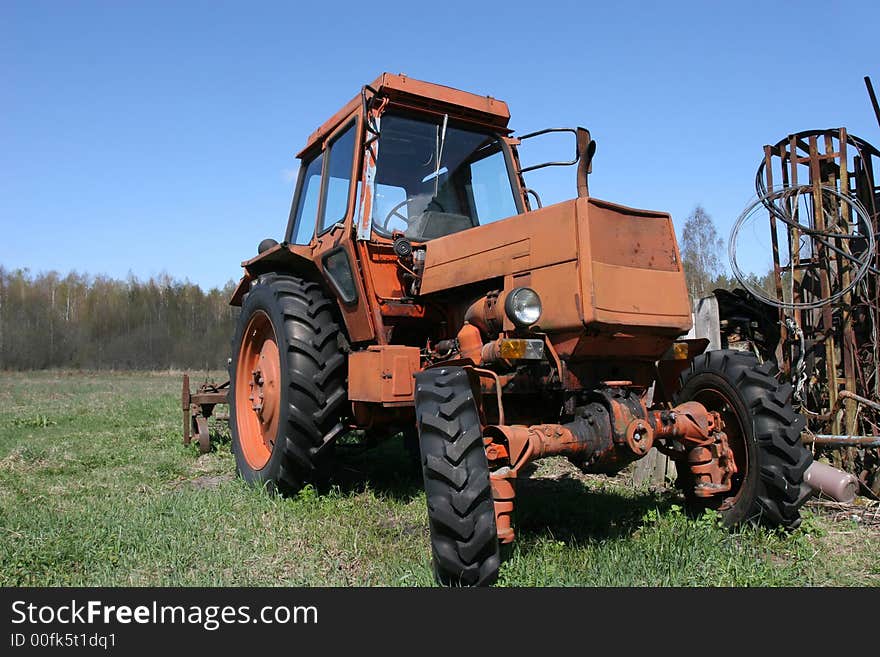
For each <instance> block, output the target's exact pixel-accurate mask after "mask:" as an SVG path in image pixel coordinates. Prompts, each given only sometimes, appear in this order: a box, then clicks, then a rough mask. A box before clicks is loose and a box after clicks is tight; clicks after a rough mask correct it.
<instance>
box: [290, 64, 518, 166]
mask: <svg viewBox="0 0 880 657" xmlns="http://www.w3.org/2000/svg"><path fill="white" fill-rule="evenodd" d="M363 89H364V90H365V91H366V93H367V97H368V98H369V97H370V96H376V97H379V98H387V99H388V102H389V104H390V105H393V106H397V107H403V108H408V109H413V110H419V111H425V112H430V113H434V114H449V116H450V117H451V118H456V119H459V120H462V121H467V122H470V123H475V124H478V125H483V126H486V127H489V128H492V129H495V130H498V131H500V132H510V130H509V129H508V128H507V123H508V121H509V120H510V111H509V110H508V109H507V103H505V102H504V101H503V100H498V99H497V98H493V97H492V96H479V95H477V94H472V93H469V92H467V91H461V90H459V89H453V88H452V87H446V86H443V85H440V84H434V83H432V82H424V81H422V80H416V79H414V78H410V77H407V76H406V75H404V74H402V73H399V74H394V73H383V74H382V75H380V76H379V77H378V78H376V79H375V80H374V81H373V82H372V83H371V84H369V85H366V86H365V87H364V88H363ZM362 102H363V100H362V94H358V95H357V96H355V97H354V98H352V99H351V101H349V102H348V103H347V104H346V105H345V106H344V107H343V108H342V109H340V110H339V111H338V112H336V114H334V115H333V116H331V117H330V118H329V119H328V120H327V121H325V122H324V124H323V125H321V127H320V128H318V129H317V130H315V131H314V132H313V133H312V134H311V135H309V139H308V141H307V142H306V145H305V146H304V147H303V149H302V150H301V151H300V152H299V153H297V157H302V156H303V155H304V154H305V153H306V152H307V151H309V150H311V149H312V147H314V146H315V144H317V143H320V142H322V141H323V140H324V138H325V137H327V135H329V134H330V133H331V132H333V130H335V129H336V127H337V126H339V124H340V123H342V122H343V121H344V120H345V119H346V118H348V117H349V116H350V115H351V114H352V112H354V111H355V110H357V109H358V108H359V107H360V105H361V103H362Z"/></svg>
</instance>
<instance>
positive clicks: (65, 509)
mask: <svg viewBox="0 0 880 657" xmlns="http://www.w3.org/2000/svg"><path fill="white" fill-rule="evenodd" d="M179 386H180V376H179V373H147V374H136V373H65V372H37V373H21V374H19V373H8V372H4V373H0V585H3V586H21V585H38V586H39V585H52V586H59V585H60V586H68V585H78V586H79V585H84V586H110V585H113V586H128V585H135V586H146V585H150V586H202V585H210V586H224V585H229V586H237V585H257V586H262V585H267V586H272V585H292V586H298V585H333V586H335V585H340V586H346V585H414V586H423V585H432V584H433V578H432V575H431V563H430V547H429V536H428V527H427V519H426V510H425V499H424V495H423V493H422V491H421V482H420V479H419V476H418V473H417V472H414V471H413V469H412V468H411V466H410V465H409V462H408V460H407V457H406V454H405V452H404V450H403V448H402V446H401V445H399V444H398V443H397V442H394V441H392V442H388V443H384V444H383V445H382V446H380V447H379V448H377V449H374V450H370V451H366V452H357V451H356V450H354V452H355V453H348V454H346V456H344V458H342V459H341V461H340V464H339V467H338V470H337V475H336V485H335V486H334V487H333V488H331V489H330V490H329V491H327V492H321V493H318V492H317V491H315V490H314V489H312V488H306V489H305V490H304V491H302V492H301V493H300V494H299V495H298V496H296V497H295V498H290V499H283V498H280V497H276V496H271V495H268V494H266V493H265V492H263V491H261V490H258V489H255V488H252V487H249V486H247V485H245V484H244V483H242V482H241V481H240V480H238V479H236V478H235V477H234V476H233V473H234V463H233V459H232V456H231V454H230V452H229V441H228V434H227V436H226V437H225V438H223V437H222V436H221V439H220V440H219V441H218V445H217V449H216V450H215V451H213V452H212V453H210V454H207V455H204V456H200V455H199V454H198V451H197V449H196V448H195V446H191V447H184V446H183V445H182V444H181V424H182V420H181V412H180V410H179V404H180V402H179V394H180V393H179V390H180V389H179ZM349 451H351V450H349ZM517 499H518V515H517V525H516V529H517V535H518V540H517V542H516V544H515V547H514V548H513V549H512V551H511V552H510V554H509V556H508V558H507V559H506V561H505V562H504V565H503V566H502V571H501V579H500V583H501V584H504V585H509V586H546V585H590V586H593V585H601V586H665V585H671V586H704V585H710V586H716V585H720V586H791V585H795V586H801V585H819V586H824V585H838V586H868V585H870V586H876V585H878V584H880V566H878V565H877V564H878V563H880V561H878V560H877V559H876V555H877V553H878V549H880V540H878V536H880V534H878V531H877V528H876V527H869V526H866V523H857V522H854V521H852V520H845V521H838V520H835V519H834V517H832V516H829V515H822V514H821V513H820V512H819V511H809V510H808V511H806V513H805V516H806V521H805V522H804V524H803V526H802V528H801V529H799V530H797V531H795V532H793V533H790V534H783V533H779V532H772V531H768V530H764V529H757V528H752V527H749V528H745V529H742V530H739V531H736V532H730V531H727V530H725V529H723V528H721V527H719V526H718V525H717V522H716V520H715V518H714V517H712V516H711V515H707V516H704V517H700V518H689V517H688V516H687V515H686V514H684V513H683V512H682V510H681V508H680V507H679V506H678V504H679V503H680V501H679V500H678V498H677V497H676V496H675V495H674V494H672V493H669V492H657V493H655V492H651V491H649V490H646V489H635V488H633V487H632V486H631V485H630V484H629V479H628V478H627V477H625V476H620V477H617V478H614V479H607V478H601V477H585V476H583V475H580V474H579V473H577V472H576V471H575V470H574V469H573V468H570V467H567V466H566V465H565V464H564V463H562V462H558V461H555V462H550V463H548V464H546V465H544V466H542V468H541V469H539V470H538V472H537V473H536V475H535V477H534V478H532V479H530V480H526V481H523V482H521V484H520V487H519V490H518V498H517Z"/></svg>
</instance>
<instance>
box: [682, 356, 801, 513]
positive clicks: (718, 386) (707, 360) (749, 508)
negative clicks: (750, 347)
mask: <svg viewBox="0 0 880 657" xmlns="http://www.w3.org/2000/svg"><path fill="white" fill-rule="evenodd" d="M775 374H776V367H775V365H773V363H771V362H769V361H767V362H765V363H763V364H759V363H758V359H757V358H756V357H755V356H754V355H753V354H750V353H747V352H742V351H734V350H720V351H710V352H707V353H705V354H703V355H701V356H698V357H697V358H696V359H694V362H693V363H692V364H691V367H690V369H689V370H686V371H685V372H684V373H683V374H682V377H681V385H680V389H679V392H678V394H677V395H676V396H675V400H674V402H675V403H676V404H680V403H682V402H686V401H696V402H700V403H701V404H703V406H705V407H706V408H707V409H708V410H710V411H717V412H718V413H719V414H720V415H721V419H722V420H723V422H724V432H725V433H726V434H727V439H728V442H729V444H730V447H731V449H732V450H733V454H734V461H735V463H736V466H737V470H738V471H737V473H736V474H735V475H734V477H733V482H732V484H733V485H732V488H731V490H730V491H729V492H727V493H723V494H719V495H718V496H715V497H712V498H708V499H701V498H697V497H696V496H695V495H693V483H692V480H691V474H690V470H689V469H688V466H687V463H683V462H679V463H677V464H676V465H677V468H678V473H679V478H680V480H681V482H682V484H683V487H684V490H685V494H686V495H687V496H688V501H689V502H690V505H691V506H692V507H697V508H705V507H709V508H715V509H717V510H718V511H719V512H720V513H721V517H722V520H723V522H724V524H725V525H728V526H732V525H737V524H739V523H742V522H745V521H749V520H754V521H758V520H760V521H762V522H764V523H765V524H768V525H770V526H781V527H786V528H794V527H797V526H798V525H799V524H800V507H801V506H803V504H804V503H805V502H806V501H807V499H808V498H809V497H810V494H811V489H810V487H809V486H807V484H805V483H804V472H805V471H806V469H807V468H808V467H809V465H810V463H811V462H812V456H811V454H810V452H809V451H808V450H807V449H806V448H805V447H804V445H803V443H802V442H801V439H800V434H801V430H802V429H803V427H804V419H803V417H802V416H801V415H799V414H797V413H795V412H794V410H793V409H792V407H791V402H790V399H791V392H792V391H791V386H790V385H789V384H787V383H786V384H780V383H779V382H778V381H777V380H776V379H775V378H774V375H775Z"/></svg>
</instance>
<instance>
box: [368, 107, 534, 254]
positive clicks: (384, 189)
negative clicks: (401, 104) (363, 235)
mask: <svg viewBox="0 0 880 657" xmlns="http://www.w3.org/2000/svg"><path fill="white" fill-rule="evenodd" d="M377 146H378V149H377V150H378V160H377V164H376V175H375V196H374V197H373V206H372V218H371V220H372V225H373V230H375V231H376V232H377V233H379V234H380V235H382V236H385V237H391V236H392V235H393V234H395V233H402V234H403V235H404V236H405V237H407V238H408V239H410V240H412V241H416V242H422V241H426V240H430V239H433V238H435V237H443V236H445V235H450V234H452V233H457V232H460V231H462V230H467V229H468V228H473V227H474V226H480V225H485V224H488V223H492V222H494V221H498V220H499V219H504V218H506V217H510V216H512V215H515V214H517V213H519V212H520V211H521V204H520V203H517V194H515V193H514V191H513V190H514V188H515V182H514V177H513V176H512V175H511V171H512V167H511V165H510V161H511V158H510V154H509V150H508V147H507V146H506V145H505V144H504V142H503V141H502V139H501V136H500V135H498V134H495V133H492V132H491V131H487V130H477V129H474V128H473V127H471V126H466V125H462V124H456V123H455V122H450V121H449V115H448V114H444V115H443V116H442V117H441V116H433V117H419V118H417V117H415V116H413V115H409V116H407V115H406V114H404V113H402V112H394V111H389V112H387V113H386V114H384V115H383V116H382V118H381V129H380V133H379V138H378V142H377Z"/></svg>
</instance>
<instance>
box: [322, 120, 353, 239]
mask: <svg viewBox="0 0 880 657" xmlns="http://www.w3.org/2000/svg"><path fill="white" fill-rule="evenodd" d="M356 127H357V123H353V124H352V125H351V126H350V127H349V128H348V129H347V130H346V131H345V132H343V133H342V134H341V135H339V137H337V138H336V139H335V140H334V141H333V142H331V143H330V146H329V149H330V150H329V152H328V158H329V159H328V161H327V192H326V193H327V197H326V200H325V201H324V213H323V214H324V216H323V218H322V219H321V232H323V231H325V230H327V229H328V228H330V227H331V226H332V225H333V224H335V223H337V222H340V221H343V220H344V219H345V214H346V212H347V211H348V195H349V191H350V189H351V168H352V165H353V164H354V141H355V139H354V138H355V128H356Z"/></svg>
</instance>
